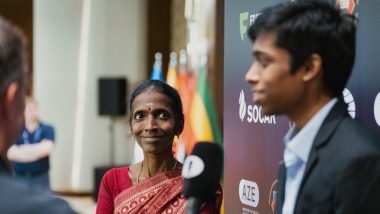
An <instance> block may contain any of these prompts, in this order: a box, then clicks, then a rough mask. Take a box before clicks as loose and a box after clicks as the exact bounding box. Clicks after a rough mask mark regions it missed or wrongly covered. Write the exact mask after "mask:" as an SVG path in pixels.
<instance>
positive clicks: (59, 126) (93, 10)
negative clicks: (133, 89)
mask: <svg viewBox="0 0 380 214" xmlns="http://www.w3.org/2000/svg"><path fill="white" fill-rule="evenodd" d="M84 2H87V3H89V4H88V6H89V10H88V11H89V13H88V14H89V19H88V20H89V21H88V23H89V25H88V30H89V31H88V34H87V35H88V36H87V37H85V40H83V39H82V40H81V38H83V31H82V28H83V27H85V26H82V14H83V3H84ZM145 31H146V1H145V0H112V1H109V0H92V1H91V0H65V1H61V0H35V1H34V71H35V73H34V83H35V84H34V95H35V97H36V99H37V100H38V101H39V103H40V111H41V117H42V118H43V120H45V121H47V122H50V123H52V124H53V125H54V126H55V130H56V148H55V151H54V153H53V154H52V156H51V161H50V163H51V171H50V177H51V184H52V188H53V190H56V191H78V192H87V191H92V189H93V180H94V178H93V170H94V167H95V166H100V165H107V164H109V163H110V162H109V160H110V157H109V153H110V150H109V149H110V143H109V139H110V135H109V131H108V128H109V124H110V119H109V118H108V117H100V116H98V114H97V80H98V78H99V77H104V76H123V77H127V79H128V81H129V83H130V85H132V86H134V85H135V84H136V82H138V81H140V80H142V79H143V78H144V77H145V71H146V69H147V68H146V65H145V62H146V59H145V58H144V57H145V56H146V53H145V50H146V47H145V45H146V41H145ZM81 35H82V37H81ZM84 35H86V34H84ZM86 38H87V40H86ZM81 41H82V42H81ZM86 41H87V45H88V48H86V46H85V45H84V44H86ZM80 53H82V55H81V54H80ZM86 55H87V57H85V56H86ZM83 56H84V57H83ZM86 59H87V60H86ZM80 65H81V66H82V67H81V66H80ZM80 68H82V69H80ZM80 70H81V71H80ZM80 75H82V77H85V78H84V79H81V76H80ZM78 96H79V97H78ZM80 112H83V113H80ZM115 141H116V149H115V160H116V163H117V164H125V163H128V162H130V161H131V160H132V158H133V157H132V153H133V151H132V150H133V146H132V142H131V139H130V138H128V127H127V122H126V119H125V118H119V119H118V120H117V122H116V127H115Z"/></svg>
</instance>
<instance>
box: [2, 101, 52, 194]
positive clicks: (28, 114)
mask: <svg viewBox="0 0 380 214" xmlns="http://www.w3.org/2000/svg"><path fill="white" fill-rule="evenodd" d="M24 116H25V126H24V128H23V129H22V131H21V134H20V135H19V137H18V139H17V142H16V144H14V145H12V146H11V148H10V149H9V150H8V153H7V155H8V159H9V160H11V161H12V162H13V164H12V165H13V170H14V172H15V176H16V178H17V180H19V181H21V182H24V183H25V184H26V185H28V187H33V188H41V189H43V190H45V191H50V182H49V155H50V153H51V152H52V151H53V147H54V138H55V136H54V128H53V127H52V126H50V125H48V124H45V123H42V122H41V121H40V116H39V112H38V104H37V102H36V101H35V100H33V99H32V98H31V97H27V98H26V106H25V111H24Z"/></svg>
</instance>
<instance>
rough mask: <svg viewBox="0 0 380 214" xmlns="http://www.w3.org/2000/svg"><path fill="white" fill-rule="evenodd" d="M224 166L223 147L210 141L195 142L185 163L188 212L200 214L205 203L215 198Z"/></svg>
mask: <svg viewBox="0 0 380 214" xmlns="http://www.w3.org/2000/svg"><path fill="white" fill-rule="evenodd" d="M222 168H223V151H222V148H221V147H220V146H219V145H217V144H215V143H210V142H199V143H197V144H195V146H194V149H193V151H192V153H191V155H190V156H188V157H187V158H186V160H185V162H184V164H183V168H182V176H183V177H184V186H183V194H184V196H185V198H187V200H188V201H187V202H188V203H187V207H186V213H187V214H199V213H200V209H201V205H202V204H203V203H208V202H211V201H213V200H214V199H215V193H216V190H217V188H218V185H219V182H220V177H221V175H222Z"/></svg>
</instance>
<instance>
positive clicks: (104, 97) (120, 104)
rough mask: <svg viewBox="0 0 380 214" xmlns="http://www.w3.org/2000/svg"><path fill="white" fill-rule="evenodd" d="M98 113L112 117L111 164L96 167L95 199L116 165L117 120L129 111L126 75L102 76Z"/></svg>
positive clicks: (99, 84)
mask: <svg viewBox="0 0 380 214" xmlns="http://www.w3.org/2000/svg"><path fill="white" fill-rule="evenodd" d="M98 113H99V115H100V116H108V117H110V119H111V121H110V126H109V132H110V165H109V166H100V167H96V168H95V172H94V177H95V182H94V185H95V188H94V190H95V191H94V195H93V197H94V199H95V200H97V199H98V193H99V187H100V182H101V180H102V178H103V175H104V174H105V173H106V172H107V171H108V170H110V169H112V168H113V167H115V153H114V152H115V122H116V119H117V117H120V116H125V115H126V113H127V79H126V78H124V77H121V78H120V77H102V78H100V79H99V80H98Z"/></svg>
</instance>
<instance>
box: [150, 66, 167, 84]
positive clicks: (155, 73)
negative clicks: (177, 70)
mask: <svg viewBox="0 0 380 214" xmlns="http://www.w3.org/2000/svg"><path fill="white" fill-rule="evenodd" d="M150 79H151V80H161V81H164V78H163V76H162V69H161V66H157V65H154V66H153V70H152V74H151V75H150Z"/></svg>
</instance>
